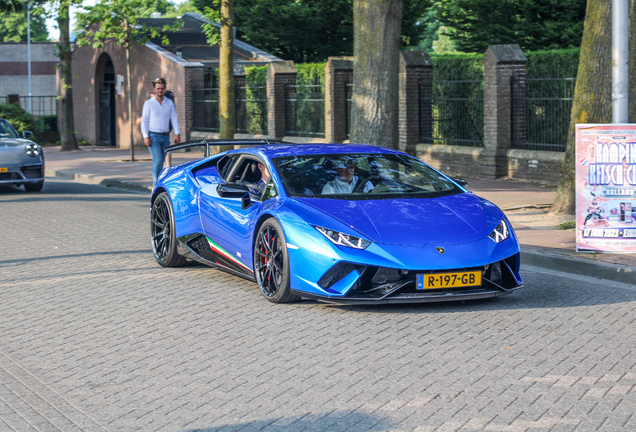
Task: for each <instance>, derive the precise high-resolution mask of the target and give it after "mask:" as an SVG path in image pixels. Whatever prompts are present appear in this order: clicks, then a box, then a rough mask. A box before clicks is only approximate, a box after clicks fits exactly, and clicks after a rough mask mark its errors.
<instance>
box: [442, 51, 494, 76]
mask: <svg viewBox="0 0 636 432" xmlns="http://www.w3.org/2000/svg"><path fill="white" fill-rule="evenodd" d="M431 60H432V61H433V80H434V81H437V80H481V79H483V78H484V62H483V61H484V55H483V54H467V53H448V54H432V55H431Z"/></svg>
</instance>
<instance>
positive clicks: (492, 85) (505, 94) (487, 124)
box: [480, 45, 526, 178]
mask: <svg viewBox="0 0 636 432" xmlns="http://www.w3.org/2000/svg"><path fill="white" fill-rule="evenodd" d="M525 69H526V56H524V55H523V52H522V51H521V48H519V45H491V46H489V47H488V50H486V55H485V56H484V150H483V151H482V153H481V156H480V175H481V177H484V178H500V177H505V176H507V175H508V159H507V151H508V149H509V148H510V143H511V135H512V130H511V129H512V127H511V114H510V110H511V107H512V102H511V89H512V86H511V84H510V83H511V77H512V75H513V73H517V74H518V73H520V71H523V73H524V74H525Z"/></svg>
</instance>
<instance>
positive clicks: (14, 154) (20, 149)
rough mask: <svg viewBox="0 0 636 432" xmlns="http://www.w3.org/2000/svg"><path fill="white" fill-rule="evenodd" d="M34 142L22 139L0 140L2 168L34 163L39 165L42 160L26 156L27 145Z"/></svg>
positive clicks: (0, 162)
mask: <svg viewBox="0 0 636 432" xmlns="http://www.w3.org/2000/svg"><path fill="white" fill-rule="evenodd" d="M31 143H33V141H31V140H28V139H22V138H0V166H3V165H5V164H6V165H11V164H20V163H25V161H31V160H32V161H34V163H37V162H38V161H40V160H41V159H40V158H32V157H30V156H28V155H27V154H26V148H25V147H26V145H27V144H31Z"/></svg>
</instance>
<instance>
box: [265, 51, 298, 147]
mask: <svg viewBox="0 0 636 432" xmlns="http://www.w3.org/2000/svg"><path fill="white" fill-rule="evenodd" d="M288 84H289V85H296V66H294V62H293V61H291V60H285V61H275V62H271V63H270V64H269V67H268V68H267V104H268V107H267V134H268V135H269V136H271V137H273V138H274V139H282V138H283V137H284V136H285V86H286V85H288Z"/></svg>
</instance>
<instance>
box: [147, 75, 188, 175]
mask: <svg viewBox="0 0 636 432" xmlns="http://www.w3.org/2000/svg"><path fill="white" fill-rule="evenodd" d="M152 87H153V88H154V89H155V97H153V98H150V99H148V100H147V101H146V103H144V109H143V112H142V115H141V134H142V135H143V137H144V144H145V145H146V146H147V147H148V150H150V154H151V155H152V179H153V185H155V184H156V183H157V178H158V177H159V174H161V170H162V169H163V163H164V161H165V159H166V147H168V146H169V145H170V126H169V125H170V122H172V127H173V129H174V133H175V137H174V142H175V144H179V143H180V142H181V130H180V129H179V120H177V111H176V110H175V108H174V103H173V102H172V101H171V100H170V99H168V98H167V97H165V93H166V80H165V79H163V78H157V79H156V80H154V81H153V82H152Z"/></svg>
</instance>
